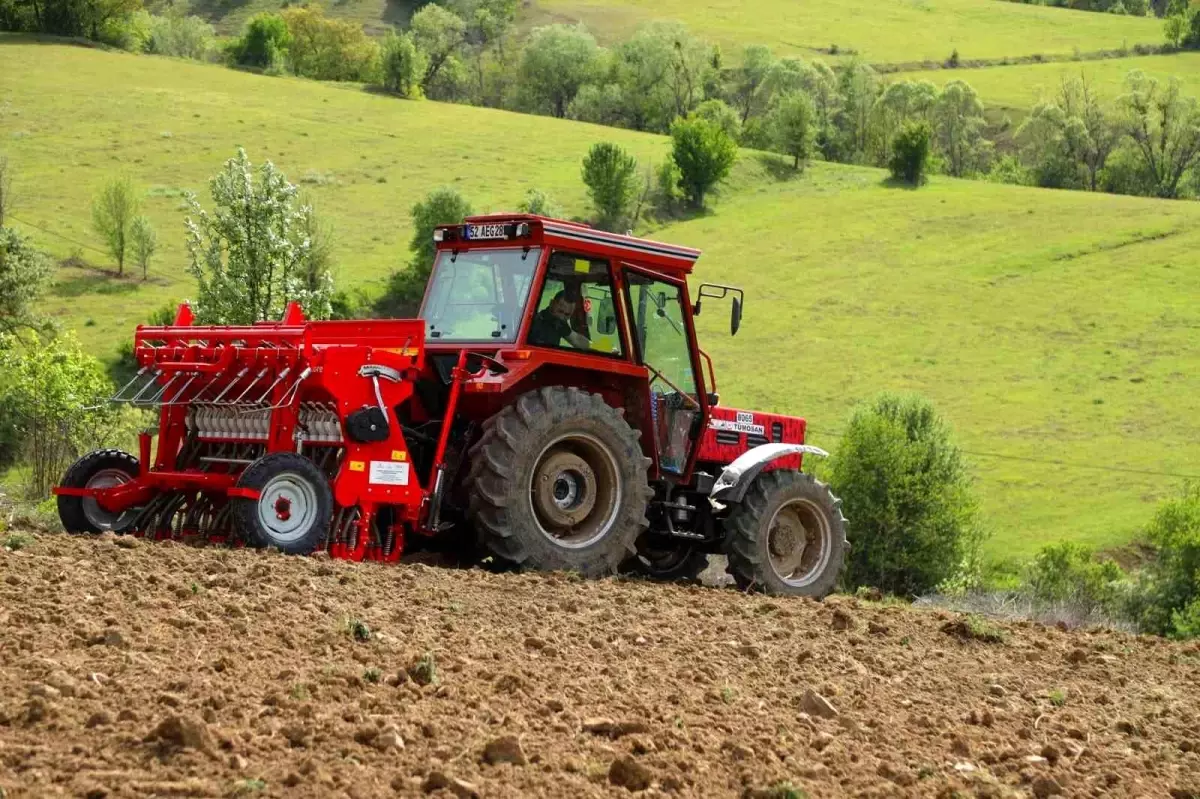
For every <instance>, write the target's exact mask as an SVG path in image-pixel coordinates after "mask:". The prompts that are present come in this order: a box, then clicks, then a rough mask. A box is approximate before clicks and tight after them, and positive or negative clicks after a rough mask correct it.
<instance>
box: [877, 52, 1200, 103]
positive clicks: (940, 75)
mask: <svg viewBox="0 0 1200 799" xmlns="http://www.w3.org/2000/svg"><path fill="white" fill-rule="evenodd" d="M1135 69H1140V70H1141V71H1142V72H1145V73H1146V74H1147V75H1148V76H1150V77H1152V78H1157V79H1158V80H1160V81H1162V82H1163V83H1164V84H1165V83H1166V82H1167V81H1168V80H1170V78H1172V77H1174V78H1176V79H1177V80H1178V81H1179V85H1180V89H1181V91H1182V92H1183V93H1184V94H1185V95H1190V96H1192V97H1200V53H1194V52H1193V53H1175V54H1173V55H1152V56H1139V57H1133V58H1113V59H1105V60H1100V61H1064V62H1059V63H1053V64H1021V65H1014V66H1006V67H984V68H980V69H957V70H951V69H939V70H929V71H923V72H900V73H895V74H892V75H888V76H887V77H888V79H889V80H902V79H912V80H929V81H933V82H934V83H936V84H938V85H939V86H940V85H942V84H944V83H946V82H948V81H951V80H965V81H966V82H967V83H969V84H971V86H973V87H974V88H975V90H976V91H977V92H979V96H980V97H981V98H983V101H984V102H985V103H986V104H987V105H988V106H989V107H991V108H1003V109H1006V110H1007V109H1011V110H1018V111H1024V110H1028V109H1029V108H1032V107H1033V106H1034V105H1036V104H1037V102H1038V101H1039V100H1041V99H1043V98H1053V97H1054V96H1055V95H1056V94H1057V92H1058V88H1059V86H1060V85H1061V84H1062V81H1063V79H1064V78H1067V79H1069V78H1077V77H1080V76H1082V77H1084V78H1086V79H1087V81H1088V83H1089V84H1091V85H1092V86H1093V87H1094V88H1095V90H1096V91H1097V92H1098V93H1099V96H1101V97H1103V98H1106V99H1109V100H1112V99H1115V98H1116V97H1118V96H1120V95H1121V93H1122V92H1124V91H1125V76H1126V75H1128V74H1129V73H1130V72H1131V71H1133V70H1135Z"/></svg>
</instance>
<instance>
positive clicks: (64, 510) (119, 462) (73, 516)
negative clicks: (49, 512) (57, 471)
mask: <svg viewBox="0 0 1200 799" xmlns="http://www.w3.org/2000/svg"><path fill="white" fill-rule="evenodd" d="M106 469H116V470H119V471H122V472H125V473H126V474H128V475H129V476H130V477H137V475H138V472H139V471H140V468H139V464H138V459H137V458H135V457H134V456H132V455H130V454H129V453H128V452H125V451H124V450H119V449H98V450H95V451H94V452H89V453H88V454H87V455H84V456H83V457H82V458H80V459H79V460H77V461H75V463H73V464H71V466H70V468H68V469H67V472H66V474H64V475H63V478H62V483H61V485H62V486H64V487H65V488H84V487H86V486H87V484H88V481H89V480H91V479H92V477H93V476H95V475H96V473H97V472H101V471H104V470H106ZM58 518H59V519H60V520H61V521H62V524H63V528H64V529H65V530H66V531H67V532H68V533H71V534H72V535H82V534H86V533H102V532H104V531H105V530H106V529H110V530H112V532H114V533H122V532H125V531H126V530H128V529H129V527H130V526H131V525H132V524H133V522H134V521H135V518H136V515H135V514H131V515H130V518H129V519H128V520H127V521H126V523H125V524H124V525H122V526H121V527H111V528H102V527H97V526H96V525H94V524H92V522H91V521H90V520H89V519H88V517H87V513H85V512H84V508H83V497H68V496H63V495H61V494H60V495H59V496H58Z"/></svg>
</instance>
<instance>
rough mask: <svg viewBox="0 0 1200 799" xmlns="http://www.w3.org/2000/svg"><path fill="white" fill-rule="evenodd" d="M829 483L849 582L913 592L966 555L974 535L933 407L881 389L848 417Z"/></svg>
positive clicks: (955, 461) (969, 502) (963, 471)
mask: <svg viewBox="0 0 1200 799" xmlns="http://www.w3.org/2000/svg"><path fill="white" fill-rule="evenodd" d="M829 482H830V485H831V487H832V488H833V491H834V493H835V494H837V495H838V496H840V497H841V498H842V500H843V502H844V506H845V510H846V516H847V517H848V518H849V520H850V524H849V531H850V541H851V549H850V557H849V560H848V563H847V569H846V573H845V581H846V583H847V585H848V586H849V587H850V588H856V587H858V586H860V585H868V586H873V587H875V588H878V589H880V590H881V591H884V592H886V593H893V594H899V595H917V594H921V593H925V592H928V591H930V590H932V589H934V588H935V587H936V586H938V585H939V584H940V583H942V582H944V581H946V580H947V579H949V578H951V577H953V576H954V575H955V573H956V570H957V569H958V568H959V567H960V565H961V564H962V563H964V562H969V561H970V560H971V557H970V556H971V553H972V552H973V550H975V549H977V547H978V545H979V542H980V535H979V532H978V528H977V527H976V522H975V507H976V506H975V500H974V497H973V496H972V494H971V487H970V480H969V478H968V476H967V467H966V464H965V463H964V461H963V458H962V454H961V452H960V451H959V450H958V448H957V447H956V446H955V445H954V444H953V443H952V441H951V438H950V430H949V428H948V427H947V426H946V424H945V423H944V422H943V421H942V420H941V418H939V416H938V414H937V412H936V411H935V410H934V408H933V406H932V405H931V404H930V403H929V402H928V401H926V400H924V399H922V398H920V397H915V396H895V395H890V394H884V395H881V396H880V397H878V398H877V399H875V400H874V401H873V402H871V403H870V404H869V405H866V406H864V407H862V408H860V409H858V410H857V411H856V412H855V413H854V414H853V416H852V417H851V419H850V423H849V425H848V427H847V429H846V432H845V433H844V434H843V435H842V439H841V442H840V444H839V446H838V451H837V454H836V455H835V457H834V458H833V459H832V461H831V462H830V464H829Z"/></svg>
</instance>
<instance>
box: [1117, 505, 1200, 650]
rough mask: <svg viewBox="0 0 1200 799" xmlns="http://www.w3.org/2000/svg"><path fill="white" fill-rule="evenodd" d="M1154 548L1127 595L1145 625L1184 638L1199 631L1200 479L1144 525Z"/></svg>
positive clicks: (1149, 628) (1135, 614)
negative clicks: (1148, 526) (1132, 592)
mask: <svg viewBox="0 0 1200 799" xmlns="http://www.w3.org/2000/svg"><path fill="white" fill-rule="evenodd" d="M1147 540H1148V542H1149V543H1150V544H1151V545H1152V546H1153V547H1154V548H1155V550H1156V553H1155V557H1154V560H1152V561H1151V562H1150V563H1148V564H1147V565H1146V567H1145V568H1144V569H1143V570H1142V573H1141V575H1140V577H1139V580H1138V585H1137V588H1136V590H1135V592H1134V595H1133V597H1132V599H1131V600H1130V613H1131V614H1132V615H1133V617H1134V618H1135V619H1137V621H1138V623H1139V625H1140V626H1141V628H1142V629H1143V630H1146V631H1148V632H1153V633H1157V634H1159V635H1170V636H1172V637H1176V638H1188V637H1193V636H1195V635H1196V634H1197V633H1198V632H1200V624H1198V622H1200V484H1190V485H1187V486H1185V487H1184V490H1183V493H1182V494H1181V495H1180V496H1179V497H1178V498H1177V499H1174V500H1170V501H1168V502H1165V503H1163V504H1162V505H1161V506H1160V507H1159V509H1158V512H1157V513H1155V515H1154V520H1153V521H1152V522H1151V524H1150V529H1149V530H1148V531H1147Z"/></svg>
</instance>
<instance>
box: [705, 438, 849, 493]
mask: <svg viewBox="0 0 1200 799" xmlns="http://www.w3.org/2000/svg"><path fill="white" fill-rule="evenodd" d="M799 453H805V454H808V455H817V456H819V457H822V458H827V457H829V453H828V452H826V451H825V450H823V449H821V448H820V447H813V446H810V445H808V444H761V445H759V446H757V447H752V448H751V449H749V450H747V451H746V452H743V453H742V454H741V455H739V456H738V457H737V459H736V460H734V462H733V463H731V464H729V465H728V466H726V467H725V470H724V471H723V472H721V476H720V477H718V478H717V482H716V483H714V484H713V489H712V492H711V493H710V494H709V501H711V502H721V503H727V502H741V501H742V497H743V496H745V494H746V490H747V489H749V488H750V484H751V483H752V482H754V478H755V477H758V473H759V472H761V471H762V470H763V469H764V468H765V467H766V465H767V464H768V463H770V462H771V461H774V460H778V459H780V458H786V457H787V456H789V455H796V454H799Z"/></svg>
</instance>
